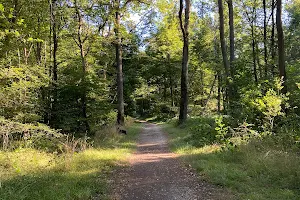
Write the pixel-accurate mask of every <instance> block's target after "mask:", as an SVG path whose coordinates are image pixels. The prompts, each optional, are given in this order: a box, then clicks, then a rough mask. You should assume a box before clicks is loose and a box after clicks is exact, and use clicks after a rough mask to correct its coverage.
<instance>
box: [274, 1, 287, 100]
mask: <svg viewBox="0 0 300 200" xmlns="http://www.w3.org/2000/svg"><path fill="white" fill-rule="evenodd" d="M281 17H282V0H277V12H276V27H277V37H278V40H277V44H278V67H279V76H280V78H282V81H283V85H282V86H283V88H282V90H281V92H282V93H283V94H286V93H287V85H286V71H285V50H284V35H283V28H282V19H281Z"/></svg>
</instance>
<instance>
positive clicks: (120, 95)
mask: <svg viewBox="0 0 300 200" xmlns="http://www.w3.org/2000/svg"><path fill="white" fill-rule="evenodd" d="M115 4H116V9H117V11H116V16H115V35H116V41H115V48H116V61H117V99H118V115H117V123H118V124H119V125H122V126H123V125H124V94H123V66H122V45H121V42H122V41H121V36H120V25H121V15H120V0H115Z"/></svg>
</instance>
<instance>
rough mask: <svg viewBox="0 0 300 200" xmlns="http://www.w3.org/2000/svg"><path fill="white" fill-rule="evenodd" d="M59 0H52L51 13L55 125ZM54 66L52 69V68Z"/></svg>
mask: <svg viewBox="0 0 300 200" xmlns="http://www.w3.org/2000/svg"><path fill="white" fill-rule="evenodd" d="M57 13H58V10H57V0H51V2H50V15H51V26H50V27H51V28H50V35H51V34H52V43H53V48H51V53H52V55H50V56H51V57H52V65H53V66H52V67H50V76H52V77H51V78H52V94H51V98H50V99H51V100H50V109H51V110H50V115H49V117H50V119H49V122H50V124H51V125H55V121H56V120H57V116H56V113H57V68H58V62H57V51H58V19H57ZM51 68H52V69H51Z"/></svg>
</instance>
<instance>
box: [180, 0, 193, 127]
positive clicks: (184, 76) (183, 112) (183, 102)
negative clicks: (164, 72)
mask: <svg viewBox="0 0 300 200" xmlns="http://www.w3.org/2000/svg"><path fill="white" fill-rule="evenodd" d="M190 10H191V1H190V0H185V11H184V14H185V18H184V23H183V19H182V13H183V0H180V9H179V21H180V28H181V31H182V36H183V49H182V52H183V53H182V54H183V56H182V69H181V99H180V113H179V123H180V124H182V123H184V122H185V121H186V119H187V109H188V62H189V19H190Z"/></svg>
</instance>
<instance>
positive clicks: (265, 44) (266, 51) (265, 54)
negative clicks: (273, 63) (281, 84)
mask: <svg viewBox="0 0 300 200" xmlns="http://www.w3.org/2000/svg"><path fill="white" fill-rule="evenodd" d="M263 7H264V60H265V71H264V78H265V79H267V76H268V47H267V26H268V24H267V8H266V0H263Z"/></svg>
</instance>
